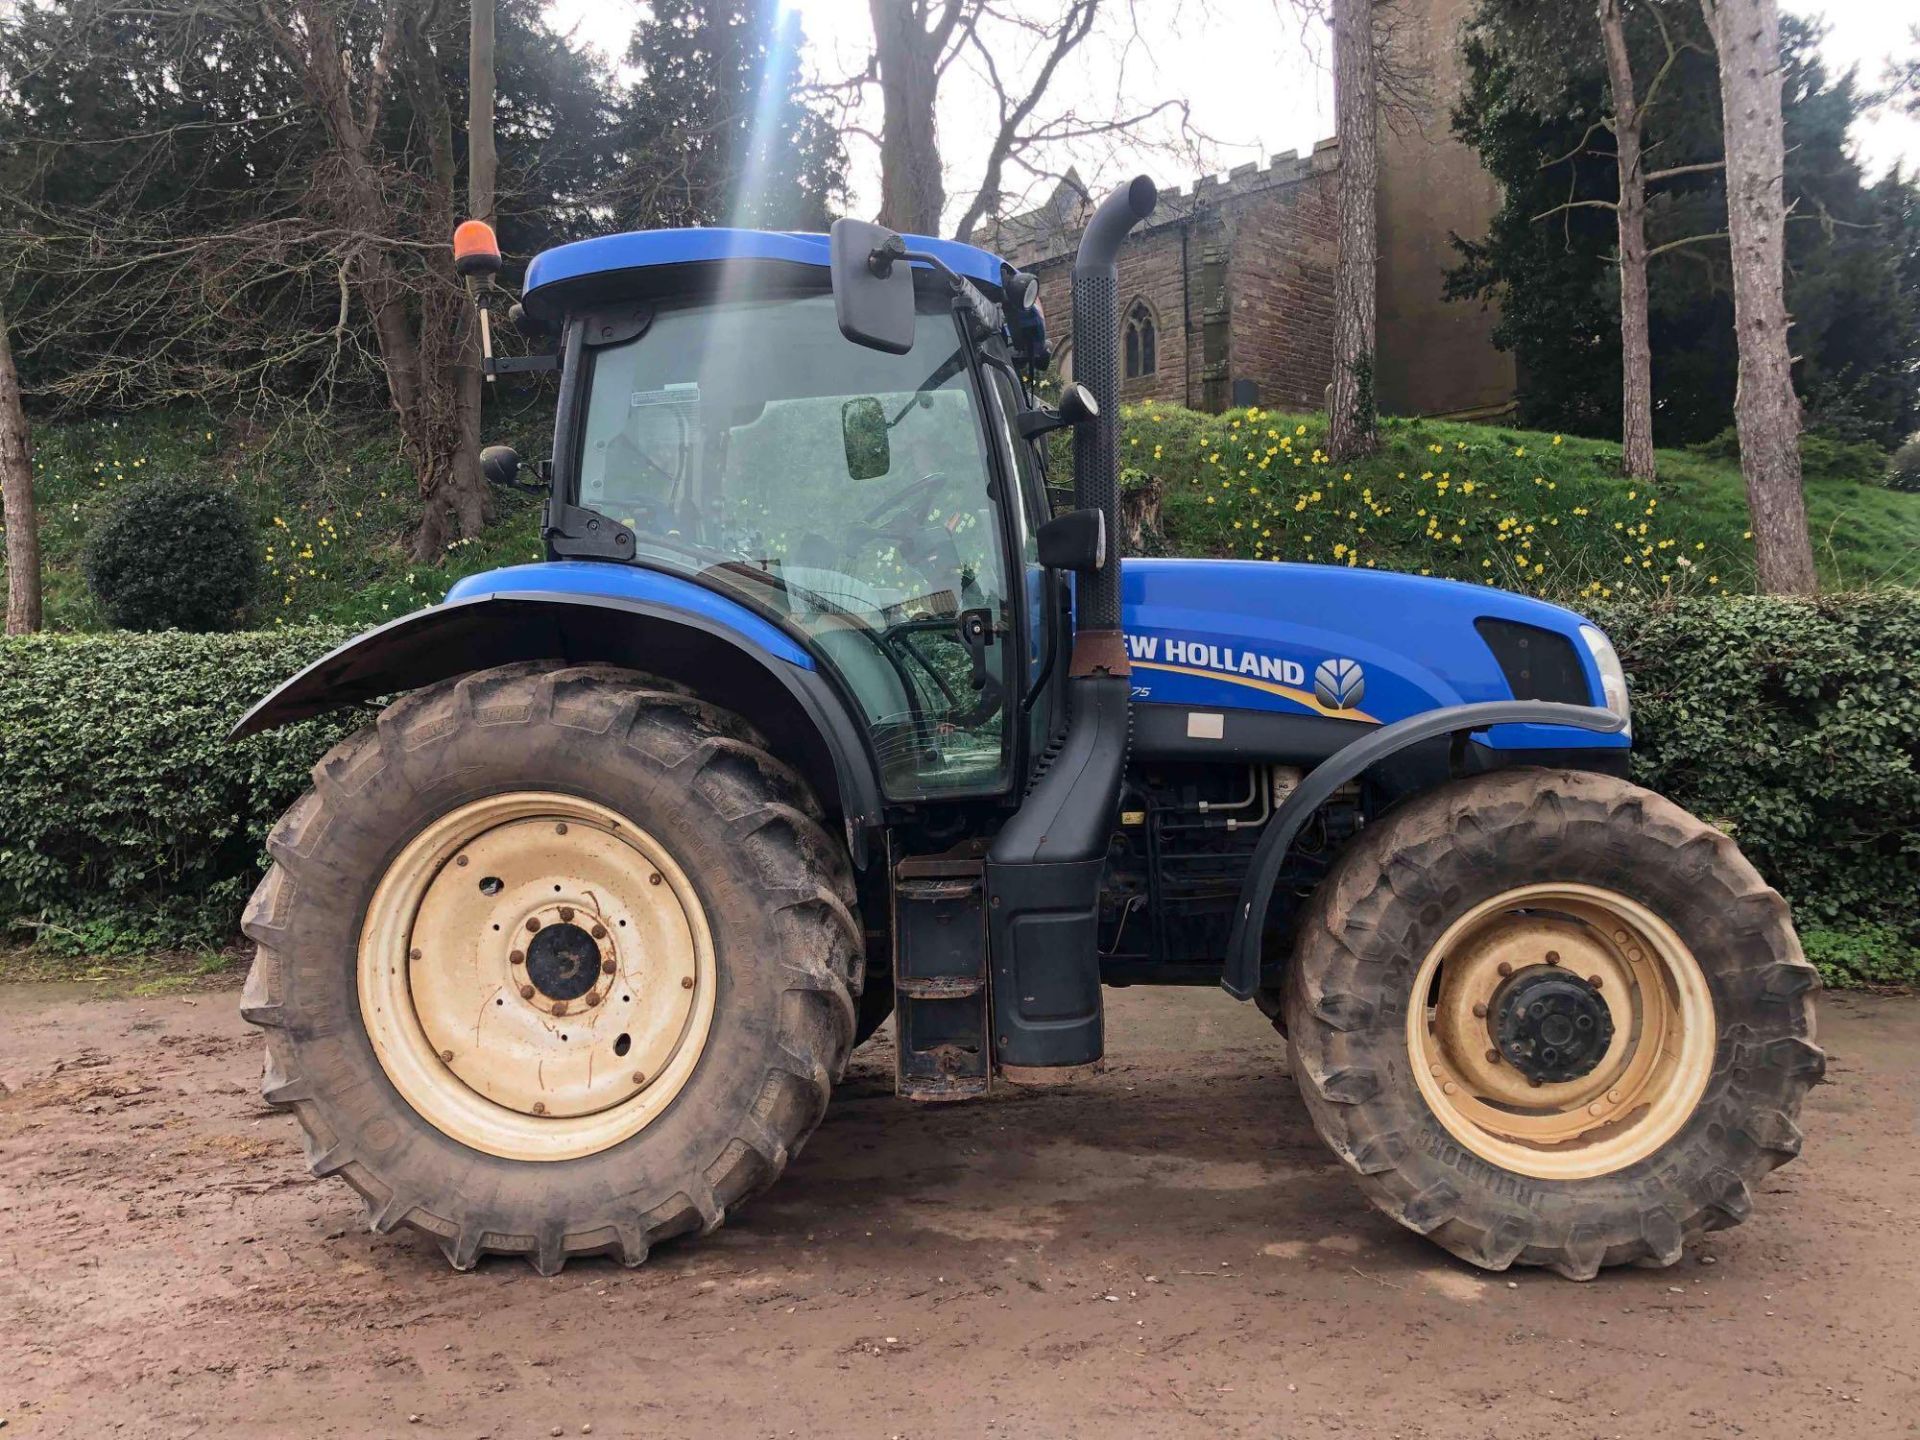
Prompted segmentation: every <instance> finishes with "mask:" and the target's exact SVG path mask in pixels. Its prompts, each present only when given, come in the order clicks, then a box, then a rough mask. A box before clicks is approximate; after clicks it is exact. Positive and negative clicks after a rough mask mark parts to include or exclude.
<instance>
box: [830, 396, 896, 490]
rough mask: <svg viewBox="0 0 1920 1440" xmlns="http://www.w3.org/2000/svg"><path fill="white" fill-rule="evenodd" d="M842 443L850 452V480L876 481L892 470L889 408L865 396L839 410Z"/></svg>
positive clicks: (848, 402)
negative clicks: (888, 432) (888, 436)
mask: <svg viewBox="0 0 1920 1440" xmlns="http://www.w3.org/2000/svg"><path fill="white" fill-rule="evenodd" d="M840 440H841V443H842V444H843V445H845V446H846V450H847V476H848V478H849V479H852V480H877V479H878V478H879V477H880V476H882V475H884V474H886V473H887V471H889V470H891V469H892V468H893V447H892V445H891V444H890V443H889V442H888V440H887V411H886V407H885V406H883V405H882V404H881V403H880V402H879V401H878V400H876V399H874V398H873V396H871V395H862V396H859V397H857V398H855V399H852V400H849V401H847V402H846V403H845V404H843V405H842V406H841V407H840Z"/></svg>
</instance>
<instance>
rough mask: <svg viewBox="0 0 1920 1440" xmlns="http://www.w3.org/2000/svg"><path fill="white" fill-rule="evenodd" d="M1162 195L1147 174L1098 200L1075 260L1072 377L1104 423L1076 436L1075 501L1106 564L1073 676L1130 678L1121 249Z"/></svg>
mask: <svg viewBox="0 0 1920 1440" xmlns="http://www.w3.org/2000/svg"><path fill="white" fill-rule="evenodd" d="M1159 198H1160V192H1159V191H1158V190H1157V189H1156V188H1155V187H1154V183H1153V181H1151V180H1149V179H1148V178H1147V177H1146V176H1144V175H1141V176H1138V177H1137V178H1135V179H1134V180H1132V181H1131V182H1129V183H1128V184H1126V185H1122V186H1121V187H1120V188H1119V189H1118V190H1115V191H1114V192H1113V193H1112V194H1111V195H1109V196H1107V198H1106V199H1105V200H1103V201H1101V202H1100V208H1099V209H1097V210H1095V211H1094V212H1093V219H1092V220H1090V221H1088V222H1087V228H1086V232H1085V233H1084V234H1083V235H1082V236H1081V237H1080V253H1079V255H1078V257H1077V258H1076V259H1075V260H1074V262H1073V378H1074V379H1075V380H1077V381H1079V382H1080V383H1081V384H1082V385H1085V386H1086V387H1087V388H1088V389H1089V390H1091V391H1092V392H1093V398H1094V400H1095V401H1096V402H1098V404H1099V406H1100V417H1099V419H1098V420H1097V421H1096V422H1095V423H1094V424H1092V425H1086V426H1082V427H1081V428H1080V429H1079V430H1077V431H1075V432H1074V437H1073V478H1074V495H1075V500H1076V503H1078V504H1079V506H1080V507H1081V508H1082V509H1083V510H1098V511H1099V512H1100V513H1101V515H1103V516H1104V517H1105V518H1106V526H1107V563H1106V564H1105V565H1102V566H1101V567H1100V568H1099V569H1098V570H1096V571H1094V572H1093V574H1092V575H1089V576H1085V577H1083V578H1082V580H1081V583H1080V588H1079V591H1078V594H1077V596H1076V601H1077V603H1076V607H1075V624H1074V643H1073V665H1072V669H1071V671H1070V673H1071V674H1074V675H1090V674H1097V673H1105V674H1108V675H1125V674H1127V673H1128V669H1129V667H1128V665H1127V647H1126V640H1125V637H1124V636H1122V634H1121V632H1120V274H1119V260H1120V246H1121V245H1122V243H1124V242H1125V240H1126V238H1127V234H1128V232H1129V231H1131V230H1132V229H1133V227H1134V226H1135V225H1137V224H1139V223H1140V222H1141V221H1142V220H1145V219H1146V218H1147V217H1148V216H1149V215H1151V214H1153V207H1154V206H1155V205H1156V204H1157V203H1158V202H1159Z"/></svg>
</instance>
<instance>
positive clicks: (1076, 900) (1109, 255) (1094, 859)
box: [986, 175, 1159, 1083]
mask: <svg viewBox="0 0 1920 1440" xmlns="http://www.w3.org/2000/svg"><path fill="white" fill-rule="evenodd" d="M1158 198H1159V196H1158V192H1157V191H1156V190H1155V189H1154V185H1153V182H1152V181H1151V180H1149V179H1147V178H1146V177H1145V176H1144V175H1143V176H1141V177H1140V178H1139V179H1137V180H1135V181H1133V182H1132V183H1131V184H1129V185H1125V186H1122V187H1121V188H1120V189H1118V190H1116V191H1114V193H1113V194H1111V195H1109V196H1108V197H1107V198H1106V200H1104V201H1103V202H1102V203H1101V205H1100V208H1099V209H1098V210H1096V211H1094V214H1093V219H1092V220H1091V221H1090V222H1089V223H1088V225H1087V230H1086V234H1085V235H1084V236H1082V237H1081V240H1080V256H1079V259H1078V260H1076V261H1075V262H1074V267H1073V345H1074V378H1075V379H1076V380H1078V381H1079V382H1080V383H1081V384H1083V385H1085V386H1086V387H1087V388H1088V389H1089V390H1091V391H1092V392H1093V398H1094V400H1095V401H1096V402H1097V403H1098V404H1099V407H1100V414H1099V417H1098V419H1097V420H1096V421H1095V422H1094V423H1093V424H1092V425H1087V426H1082V427H1081V428H1080V429H1079V430H1077V431H1076V432H1075V434H1074V439H1073V473H1074V492H1075V498H1076V501H1077V503H1078V504H1079V505H1080V507H1081V508H1082V509H1086V510H1098V511H1099V512H1100V514H1101V515H1102V516H1103V517H1104V518H1105V522H1106V527H1107V556H1106V563H1105V564H1104V565H1102V566H1101V567H1100V568H1099V569H1098V570H1096V571H1094V572H1093V573H1092V574H1090V575H1082V576H1080V578H1079V583H1078V588H1077V590H1076V592H1075V597H1074V636H1073V657H1072V661H1071V663H1070V666H1069V669H1068V680H1067V709H1068V719H1067V730H1066V734H1065V735H1064V736H1063V737H1062V739H1061V741H1060V743H1059V746H1058V748H1057V750H1056V751H1055V752H1054V753H1053V755H1052V758H1051V759H1050V760H1049V761H1047V762H1045V763H1044V765H1043V767H1042V769H1041V770H1040V771H1039V772H1038V773H1037V774H1036V775H1035V776H1034V777H1033V780H1032V784H1031V786H1030V788H1029V789H1028V791H1027V796H1026V799H1025V800H1024V801H1023V802H1022V803H1021V805H1020V808H1019V810H1017V811H1016V812H1014V814H1013V816H1012V818H1011V819H1009V820H1008V821H1007V823H1006V825H1005V826H1004V827H1002V829H1001V831H1000V833H999V835H997V836H996V837H995V838H994V842H993V847H992V849H990V850H989V851H988V852H987V864H986V878H987V894H988V897H989V907H988V912H987V915H988V937H989V962H990V964H991V967H992V968H991V981H992V983H991V990H992V1000H993V1006H992V1017H993V1061H994V1065H995V1067H996V1068H997V1069H998V1070H999V1072H1000V1074H1001V1076H1002V1077H1003V1078H1005V1079H1009V1080H1014V1081H1026V1082H1028V1083H1041V1082H1044V1081H1047V1080H1054V1079H1059V1078H1062V1077H1063V1076H1066V1075H1071V1074H1072V1073H1073V1072H1075V1071H1079V1070H1086V1069H1089V1068H1091V1067H1092V1066H1093V1065H1094V1064H1096V1063H1097V1062H1098V1061H1099V1059H1100V1057H1101V1055H1102V1054H1103V1053H1104V1051H1105V1045H1106V1035H1105V1026H1104V1020H1103V1016H1102V1010H1101V1002H1100V954H1099V945H1098V940H1099V921H1100V880H1101V876H1102V873H1103V872H1104V871H1105V869H1106V862H1107V844H1108V841H1109V839H1110V838H1111V836H1112V834H1113V825H1114V818H1115V813H1116V811H1117V810H1118V808H1119V804H1120V782H1121V778H1122V776H1123V775H1124V774H1125V772H1126V767H1127V742H1128V735H1129V733H1130V730H1131V722H1130V719H1129V714H1128V707H1129V705H1130V704H1131V701H1132V695H1131V684H1132V682H1131V680H1130V678H1129V675H1130V667H1129V666H1128V664H1127V642H1126V636H1125V635H1124V634H1123V633H1122V631H1121V627H1120V302H1119V275H1118V266H1117V261H1118V259H1119V256H1120V246H1121V243H1122V242H1123V241H1124V240H1125V239H1126V238H1127V232H1128V231H1130V230H1132V229H1133V227H1134V226H1135V225H1137V224H1138V223H1139V222H1140V221H1142V220H1144V219H1145V218H1146V217H1147V216H1148V215H1151V214H1152V213H1153V207H1154V203H1155V201H1156V200H1157V199H1158Z"/></svg>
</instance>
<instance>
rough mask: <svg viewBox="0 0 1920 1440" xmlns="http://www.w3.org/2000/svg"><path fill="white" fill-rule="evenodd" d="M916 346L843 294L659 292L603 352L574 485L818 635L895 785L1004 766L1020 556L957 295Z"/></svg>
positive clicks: (673, 563)
mask: <svg viewBox="0 0 1920 1440" xmlns="http://www.w3.org/2000/svg"><path fill="white" fill-rule="evenodd" d="M922 307H923V308H922V313H921V314H920V315H919V317H918V323H917V326H916V330H915V338H914V344H913V348H912V349H911V350H910V351H909V352H908V353H907V354H905V355H886V354H882V353H880V352H878V351H874V350H868V349H866V348H864V347H861V346H857V345H854V344H852V343H851V342H850V341H848V340H846V339H844V338H843V337H842V336H841V334H840V331H839V328H838V326H837V325H836V324H835V321H834V314H833V300H832V297H831V296H830V295H826V294H818V295H803V296H787V297H777V298H753V299H739V300H719V301H716V300H711V299H708V300H701V301H687V302H681V303H678V304H675V303H667V304H663V305H661V306H660V307H659V309H658V311H657V312H656V314H655V316H654V319H653V322H652V324H651V325H650V326H649V327H648V328H647V330H646V331H645V332H644V333H643V334H642V335H640V336H639V337H638V338H637V339H634V340H631V341H628V342H626V343H625V344H621V345H615V346H608V347H605V348H603V349H599V350H595V351H593V352H591V353H592V357H593V358H592V370H591V373H590V377H589V381H588V385H587V399H586V414H585V418H584V422H583V430H582V432H581V443H580V447H579V456H580V460H579V474H578V480H577V484H576V486H575V495H576V498H577V501H578V503H579V504H581V505H584V506H586V507H588V508H589V509H592V510H596V511H599V512H600V513H601V514H603V515H607V516H610V517H612V518H613V519H616V520H618V521H620V522H621V523H622V524H624V525H626V526H628V527H629V528H631V529H632V531H633V534H634V540H635V546H634V548H635V558H636V559H637V560H638V561H639V562H640V563H642V564H647V565H652V566H656V567H658V568H661V569H673V570H681V571H685V572H688V573H692V574H696V575H699V576H701V577H702V578H703V579H705V580H707V581H708V582H709V583H717V584H720V585H723V586H725V587H727V588H729V589H731V590H733V591H735V592H736V593H738V594H740V595H741V597H742V598H744V599H746V600H748V601H749V603H752V604H754V605H757V606H758V607H760V608H762V609H764V610H767V611H769V612H771V613H773V614H774V615H776V616H778V617H779V618H781V619H782V620H784V621H786V622H787V623H788V624H789V625H791V626H794V627H797V628H799V629H801V630H803V631H804V632H806V633H807V634H808V636H809V637H810V638H811V639H812V640H813V642H814V645H813V648H814V649H815V651H816V653H818V654H820V655H822V656H823V657H824V658H825V659H826V660H827V661H828V663H830V664H831V665H832V666H833V667H834V668H835V669H836V670H837V671H838V672H839V673H840V675H841V676H842V677H843V678H844V679H845V680H846V681H847V683H848V685H849V687H850V688H851V689H852V690H853V692H854V694H855V695H856V696H857V697H858V699H859V701H860V703H861V705H862V707H863V708H864V710H865V712H866V720H867V723H868V725H869V727H870V728H871V729H872V731H873V734H874V738H875V747H876V750H877V751H878V752H879V754H880V757H881V761H882V771H883V778H884V780H885V782H886V785H887V789H888V791H889V793H890V794H891V795H892V796H893V797H894V798H899V799H906V798H913V797H915V796H918V795H923V794H928V793H934V792H939V793H952V792H953V791H955V790H956V789H966V790H982V789H993V788H998V786H999V785H1000V784H1001V783H1002V781H1003V779H1004V776H1005V771H1006V765H1007V746H1006V733H1007V731H1006V726H1005V724H1004V716H1005V711H1006V705H1005V698H1004V697H1005V694H1006V675H1005V673H1004V661H1005V656H1006V655H1007V653H1008V652H1009V651H1010V650H1011V648H1012V647H1011V645H1010V644H1008V643H1003V642H1007V641H1010V638H1011V636H1010V633H1009V627H1010V626H1011V624H1012V614H1011V611H1010V610H1009V609H1008V605H1007V585H1006V578H1005V575H1006V567H1005V564H1004V561H1003V557H1002V553H1001V537H1000V532H999V529H998V524H997V518H996V510H995V507H994V503H993V497H992V494H991V490H990V483H991V478H990V477H991V471H990V470H989V468H988V461H987V455H986V451H985V449H984V443H983V434H984V431H983V427H982V425H981V423H980V417H979V414H978V409H977V405H978V402H977V399H976V395H975V391H974V387H973V380H972V376H971V374H970V373H969V370H968V366H967V363H966V353H965V350H964V347H963V346H962V343H961V337H960V332H959V328H958V326H957V324H956V323H955V320H954V316H953V314H952V311H951V309H950V308H949V307H948V305H947V304H945V303H944V302H942V301H940V300H939V299H937V298H935V297H929V298H927V299H925V300H923V302H922Z"/></svg>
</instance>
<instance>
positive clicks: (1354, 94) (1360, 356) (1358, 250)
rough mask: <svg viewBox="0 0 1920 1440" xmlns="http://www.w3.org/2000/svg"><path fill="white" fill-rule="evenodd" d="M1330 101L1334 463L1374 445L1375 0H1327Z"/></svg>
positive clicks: (1377, 179) (1376, 267) (1330, 402)
mask: <svg viewBox="0 0 1920 1440" xmlns="http://www.w3.org/2000/svg"><path fill="white" fill-rule="evenodd" d="M1333 101H1334V111H1335V115H1336V122H1335V123H1336V131H1335V133H1336V134H1338V136H1339V137H1340V189H1339V197H1338V202H1337V203H1338V210H1339V221H1338V223H1339V229H1340V253H1339V259H1338V261H1337V263H1336V265H1335V268H1334V277H1333V388H1332V394H1331V397H1330V399H1329V400H1328V402H1327V407H1328V411H1329V413H1328V416H1327V420H1328V441H1327V444H1328V448H1329V450H1330V451H1331V452H1332V455H1333V458H1334V459H1335V460H1348V459H1351V458H1353V457H1354V456H1356V455H1364V454H1367V453H1368V452H1370V451H1371V450H1372V449H1373V448H1374V445H1375V443H1376V440H1377V435H1376V427H1375V423H1374V399H1373V352H1374V339H1375V333H1374V330H1375V327H1374V321H1375V303H1376V296H1377V294H1378V287H1377V283H1376V277H1377V272H1378V270H1379V261H1380V246H1379V235H1378V233H1377V226H1378V206H1379V200H1378V192H1379V186H1380V151H1379V144H1378V140H1379V126H1380V104H1379V82H1378V75H1377V71H1376V69H1375V62H1374V35H1373V0H1333Z"/></svg>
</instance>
